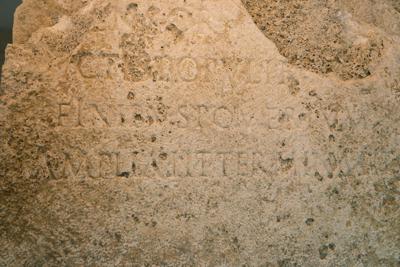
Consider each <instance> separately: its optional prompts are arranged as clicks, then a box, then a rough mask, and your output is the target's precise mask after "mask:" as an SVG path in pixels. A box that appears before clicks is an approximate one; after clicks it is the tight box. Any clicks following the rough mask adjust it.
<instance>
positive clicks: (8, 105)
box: [0, 0, 400, 266]
mask: <svg viewBox="0 0 400 267" xmlns="http://www.w3.org/2000/svg"><path fill="white" fill-rule="evenodd" d="M41 5H44V6H41ZM44 7H46V8H44ZM35 12H37V14H41V20H36V21H33V22H30V23H28V21H29V20H32V18H29V19H28V18H26V16H24V14H33V13H35ZM35 14H36V13H35ZM16 17H17V18H19V19H17V25H16V27H15V29H14V30H15V36H16V37H15V43H14V44H13V45H11V46H9V48H8V50H7V62H6V65H5V67H4V69H3V84H2V89H3V95H2V96H1V98H0V101H1V102H0V104H1V106H0V126H1V131H0V135H1V136H0V137H1V143H0V156H1V163H0V176H1V177H2V179H1V180H0V190H1V192H2V196H1V197H0V203H1V205H2V209H1V210H0V220H1V224H0V225H1V226H0V227H1V228H2V229H3V230H4V231H2V232H3V233H2V234H1V235H2V238H1V239H0V247H1V248H2V249H1V252H0V255H1V257H0V265H1V264H4V265H28V266H30V265H44V264H49V265H122V266H125V265H127V266H130V265H133V266H145V265H154V266H181V265H182V266H192V265H193V266H198V265H204V266H222V265H224V264H225V265H227V266H238V265H242V264H248V265H250V266H262V264H267V265H268V264H269V265H268V266H278V265H279V266H292V265H293V266H294V265H296V264H298V265H304V264H305V263H306V262H307V263H310V264H311V265H312V266H319V265H325V264H328V265H329V264H331V265H348V264H350V265H351V264H355V263H356V262H358V260H359V259H357V257H355V256H354V255H355V253H356V252H355V248H354V247H353V242H354V240H364V239H363V238H367V241H366V240H364V241H363V242H365V244H364V243H359V247H357V249H359V250H360V252H358V253H361V254H362V253H367V252H365V251H369V250H373V249H375V250H376V251H375V254H374V255H376V256H374V257H372V256H371V257H370V258H368V257H367V258H365V259H363V260H364V261H366V262H376V261H378V262H382V261H383V262H387V263H388V264H389V263H390V264H392V263H395V262H398V258H396V257H398V256H399V251H398V246H397V248H396V245H395V244H396V240H397V237H396V234H394V233H396V232H398V229H397V230H396V226H398V223H397V221H398V219H399V210H398V207H399V206H398V201H399V195H398V193H399V176H398V175H399V170H400V169H399V166H400V164H399V153H398V152H399V145H400V139H399V112H398V111H399V105H398V104H399V95H398V92H397V91H396V87H395V85H396V82H397V80H396V77H397V76H396V75H397V74H398V70H399V67H398V62H399V58H400V57H399V51H400V50H399V49H398V46H399V42H398V41H393V40H392V42H390V41H389V37H388V36H386V35H384V36H383V37H382V40H384V41H385V43H386V44H387V45H388V48H387V50H386V52H385V53H386V54H383V55H382V58H381V61H380V62H379V64H377V66H376V70H375V72H374V73H373V75H372V76H371V77H369V78H366V79H353V80H342V79H340V77H336V76H334V75H322V74H317V73H313V72H310V71H307V70H304V69H301V68H298V67H295V66H293V65H291V64H289V63H288V62H287V59H286V58H285V57H283V56H282V55H281V54H280V53H279V51H278V49H277V48H276V46H275V45H274V43H273V42H271V41H270V40H269V39H268V38H267V37H265V36H264V35H263V33H262V32H261V31H260V30H259V29H258V28H257V26H256V25H255V24H254V22H253V20H252V17H251V16H250V15H249V14H248V13H247V10H246V9H245V7H244V6H243V5H242V4H241V3H240V2H238V1H228V0H213V1H211V0H208V1H200V0H196V1H195V0H193V1H135V2H131V1H105V0H103V1H100V0H93V1H59V2H56V1H54V3H53V2H51V3H50V2H49V3H38V4H33V3H31V2H30V1H26V3H24V4H23V5H22V6H21V7H20V8H19V10H18V11H17V15H16ZM27 29H29V31H28V30H27ZM396 40H397V39H396ZM396 73H397V74H396ZM370 232H374V233H376V236H374V237H372V236H369V237H365V235H366V234H367V233H370ZM397 236H398V235H397ZM369 238H370V239H369ZM397 241H398V240H397ZM360 242H361V241H360ZM367 244H368V246H367ZM371 247H372V248H371ZM378 250H379V251H378ZM289 255H291V256H289ZM285 262H286V263H287V264H288V265H285V264H286V263H285ZM284 263H285V264H284ZM282 264H283V265H282ZM290 264H292V265H290Z"/></svg>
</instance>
